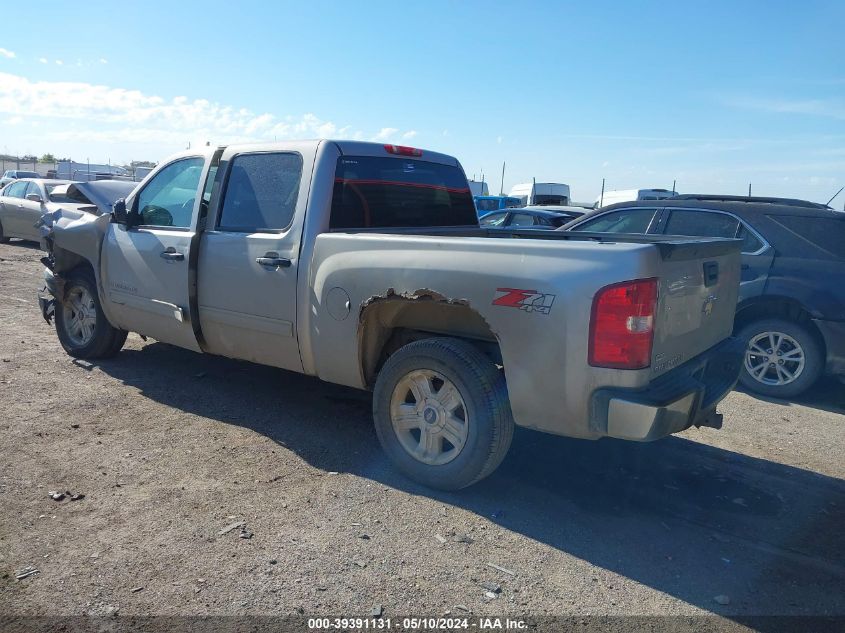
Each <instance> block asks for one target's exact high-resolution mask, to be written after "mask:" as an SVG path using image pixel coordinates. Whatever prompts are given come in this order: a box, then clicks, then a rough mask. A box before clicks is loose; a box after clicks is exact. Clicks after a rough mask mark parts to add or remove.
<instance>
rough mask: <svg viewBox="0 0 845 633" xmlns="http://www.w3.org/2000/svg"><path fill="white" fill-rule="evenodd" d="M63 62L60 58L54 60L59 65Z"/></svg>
mask: <svg viewBox="0 0 845 633" xmlns="http://www.w3.org/2000/svg"><path fill="white" fill-rule="evenodd" d="M63 64H64V62H63V61H62V60H61V59H57V60H56V66H61V65H63Z"/></svg>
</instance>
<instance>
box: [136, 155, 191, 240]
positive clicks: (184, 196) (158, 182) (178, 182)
mask: <svg viewBox="0 0 845 633" xmlns="http://www.w3.org/2000/svg"><path fill="white" fill-rule="evenodd" d="M204 162H205V161H204V159H203V158H200V157H196V158H184V159H182V160H178V161H176V162H175V163H172V164H170V165H168V166H167V167H165V168H164V169H162V170H161V171H160V172H159V173H158V174H156V175H155V176H154V177H153V179H152V180H151V181H150V182H149V183H147V185H146V186H145V187H144V188H143V189H142V190H141V193H139V194H138V202H137V209H138V213H139V214H140V216H141V224H142V225H144V226H172V227H177V228H188V227H190V226H191V217H192V215H193V210H194V199H195V198H196V195H197V187H198V186H199V182H200V176H201V175H202V167H203V164H204Z"/></svg>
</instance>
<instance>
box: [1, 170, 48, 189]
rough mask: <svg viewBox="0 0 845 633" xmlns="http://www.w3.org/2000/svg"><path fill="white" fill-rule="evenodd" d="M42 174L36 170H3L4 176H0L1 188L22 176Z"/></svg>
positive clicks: (38, 176)
mask: <svg viewBox="0 0 845 633" xmlns="http://www.w3.org/2000/svg"><path fill="white" fill-rule="evenodd" d="M40 177H41V176H40V175H39V174H38V173H36V172H34V171H23V170H21V169H7V170H6V171H5V172H3V177H2V178H0V189H2V188H3V187H5V186H6V185H8V184H9V183H10V182H12V181H14V180H18V179H20V178H40Z"/></svg>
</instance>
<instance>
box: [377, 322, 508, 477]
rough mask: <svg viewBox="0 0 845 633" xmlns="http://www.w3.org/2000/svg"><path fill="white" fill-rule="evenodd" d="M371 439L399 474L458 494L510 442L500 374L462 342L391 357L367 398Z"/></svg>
mask: <svg viewBox="0 0 845 633" xmlns="http://www.w3.org/2000/svg"><path fill="white" fill-rule="evenodd" d="M373 416H374V419H375V426H376V433H377V435H378V438H379V441H380V442H381V445H382V447H383V448H384V450H385V452H386V453H387V455H388V457H389V458H390V459H391V461H393V463H394V464H395V465H396V467H397V468H398V469H399V470H401V471H402V472H403V473H404V474H405V475H407V476H408V477H410V478H411V479H414V480H416V481H418V482H420V483H422V484H424V485H426V486H430V487H432V488H439V489H441V490H458V489H460V488H464V487H466V486H469V485H471V484H473V483H475V482H477V481H479V480H480V479H483V478H484V477H486V476H487V475H489V474H490V473H492V472H493V471H494V470H495V469H496V467H497V466H498V465H499V464H500V463H501V461H502V459H504V457H505V454H506V453H507V451H508V448H509V447H510V443H511V439H512V438H513V427H514V423H513V418H512V416H511V410H510V404H509V402H508V396H507V388H506V386H505V379H504V375H503V373H502V371H501V370H499V369H498V368H497V367H496V365H495V364H494V363H493V361H491V360H490V359H489V358H488V357H487V356H485V355H484V354H483V353H482V352H481V351H479V350H478V349H477V348H476V347H474V346H473V345H471V344H470V343H467V342H465V341H461V340H457V339H451V338H430V339H423V340H420V341H416V342H413V343H410V344H408V345H405V346H404V347H402V348H400V349H399V350H398V351H396V352H395V353H394V354H393V355H391V356H390V357H389V358H388V359H387V362H386V363H385V364H384V367H383V368H382V370H381V371H380V372H379V375H378V379H377V380H376V387H375V393H374V397H373Z"/></svg>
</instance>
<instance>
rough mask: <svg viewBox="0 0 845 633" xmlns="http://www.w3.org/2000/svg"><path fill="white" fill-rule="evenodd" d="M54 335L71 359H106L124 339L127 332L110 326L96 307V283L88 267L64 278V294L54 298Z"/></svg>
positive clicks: (100, 310)
mask: <svg viewBox="0 0 845 633" xmlns="http://www.w3.org/2000/svg"><path fill="white" fill-rule="evenodd" d="M55 319H56V334H58V336H59V342H60V343H61V344H62V347H63V348H64V350H65V351H66V352H67V353H68V354H69V355H70V356H73V357H74V358H108V357H109V356H114V355H115V354H117V352H119V351H120V348H121V347H123V344H124V343H125V342H126V335H127V332H125V331H124V330H119V329H117V328H115V327H112V325H111V323H109V322H108V320H107V319H106V315H105V314H104V313H103V309H102V308H101V307H100V298H99V296H98V295H97V284H96V282H95V281H94V275H93V273H92V272H91V271H90V270H88V269H77V270H74V271H73V272H71V273H70V274H69V275H68V276H67V279H66V280H65V286H64V296H63V298H62V300H61V301H59V300H58V299H56V309H55Z"/></svg>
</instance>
